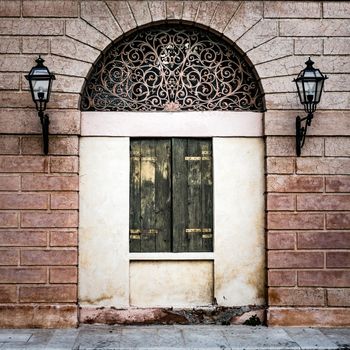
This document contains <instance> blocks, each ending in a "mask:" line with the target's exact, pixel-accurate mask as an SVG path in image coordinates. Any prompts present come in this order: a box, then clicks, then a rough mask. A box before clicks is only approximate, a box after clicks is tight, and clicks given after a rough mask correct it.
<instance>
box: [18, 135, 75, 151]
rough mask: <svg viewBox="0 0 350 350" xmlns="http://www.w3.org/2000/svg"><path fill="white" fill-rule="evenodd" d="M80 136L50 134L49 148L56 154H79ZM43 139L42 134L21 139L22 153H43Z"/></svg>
mask: <svg viewBox="0 0 350 350" xmlns="http://www.w3.org/2000/svg"><path fill="white" fill-rule="evenodd" d="M78 147H79V144H78V138H77V137H76V136H71V137H66V136H50V138H49V150H50V154H54V155H77V154H78ZM42 149H43V141H42V137H40V136H28V137H23V138H22V140H21V151H22V154H42V152H43V150H42Z"/></svg>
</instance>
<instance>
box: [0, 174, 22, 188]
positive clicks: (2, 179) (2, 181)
mask: <svg viewBox="0 0 350 350" xmlns="http://www.w3.org/2000/svg"><path fill="white" fill-rule="evenodd" d="M20 184H21V178H20V176H18V175H10V176H7V175H5V176H4V175H1V176H0V191H18V190H19V189H20Z"/></svg>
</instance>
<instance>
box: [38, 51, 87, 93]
mask: <svg viewBox="0 0 350 350" xmlns="http://www.w3.org/2000/svg"><path fill="white" fill-rule="evenodd" d="M45 60H46V62H45V64H46V65H47V66H48V67H50V70H51V71H52V72H55V73H57V74H63V75H73V76H76V77H86V76H87V74H88V72H89V71H90V68H91V63H85V62H81V61H76V60H73V59H70V58H66V57H58V56H47V57H45ZM55 83H56V81H54V82H53V84H52V86H55ZM52 95H53V94H52Z"/></svg>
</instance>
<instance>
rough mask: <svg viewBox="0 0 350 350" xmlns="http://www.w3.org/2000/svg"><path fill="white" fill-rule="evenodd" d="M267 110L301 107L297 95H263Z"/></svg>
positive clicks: (294, 93)
mask: <svg viewBox="0 0 350 350" xmlns="http://www.w3.org/2000/svg"><path fill="white" fill-rule="evenodd" d="M265 102H266V108H267V109H275V110H276V109H281V110H283V109H298V108H300V107H301V105H300V101H299V97H298V94H297V93H296V92H293V93H285V92H282V93H279V94H276V93H272V94H266V95H265Z"/></svg>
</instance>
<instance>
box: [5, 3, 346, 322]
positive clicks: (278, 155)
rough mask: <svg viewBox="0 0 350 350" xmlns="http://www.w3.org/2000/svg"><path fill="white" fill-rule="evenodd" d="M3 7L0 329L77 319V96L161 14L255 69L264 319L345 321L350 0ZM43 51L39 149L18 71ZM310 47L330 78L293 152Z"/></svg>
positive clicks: (36, 124)
mask: <svg viewBox="0 0 350 350" xmlns="http://www.w3.org/2000/svg"><path fill="white" fill-rule="evenodd" d="M0 17H1V18H0V35H1V38H0V134H1V135H2V136H0V153H1V155H0V172H1V175H0V191H1V192H0V227H1V228H0V246H1V248H0V249H1V254H0V265H1V267H0V282H1V285H0V326H2V327H10V326H19V327H20V326H46V327H50V326H51V327H53V326H69V325H74V324H75V323H76V322H77V290H76V289H77V267H76V266H77V227H78V217H77V209H78V197H77V191H78V155H79V152H78V149H79V147H78V135H79V133H80V124H79V122H80V112H79V98H80V96H79V93H80V91H81V89H82V85H83V83H84V78H85V77H86V76H87V74H88V72H89V70H90V68H91V65H92V63H93V62H94V61H95V60H96V59H97V57H98V56H99V54H100V53H101V51H102V50H103V49H104V48H106V47H107V46H108V45H109V44H110V43H111V41H112V40H115V39H116V38H118V37H119V36H120V35H122V33H123V32H127V31H129V30H131V29H134V28H136V27H137V26H141V25H144V24H148V23H151V22H154V21H161V20H185V21H190V22H196V23H198V24H200V25H204V26H207V27H210V28H212V29H213V30H215V31H217V32H219V33H223V34H224V35H225V36H226V37H227V38H229V39H231V40H232V41H233V42H236V43H237V45H238V46H239V47H240V48H241V49H242V50H243V51H244V52H246V53H247V55H248V57H249V58H250V60H251V61H252V63H253V64H254V66H255V68H256V70H257V72H258V74H259V75H260V77H261V79H262V85H263V88H264V91H265V93H266V106H267V113H266V114H265V134H266V171H267V176H266V183H267V185H266V186H267V236H268V237H267V248H268V254H267V256H268V258H267V266H268V287H269V289H268V291H269V292H268V295H269V296H268V303H269V324H270V325H325V326H332V325H349V319H350V311H349V310H350V309H349V308H348V306H349V300H350V295H349V294H350V293H349V291H350V261H349V260H350V253H349V248H350V237H349V235H350V230H349V229H350V211H349V207H350V204H349V202H350V201H349V188H350V177H349V174H350V159H349V149H350V148H349V145H350V142H349V134H350V98H349V91H350V60H349V54H350V3H349V2H346V1H343V2H340V1H324V2H321V1H298V2H296V1H266V2H263V1H200V2H199V1H148V2H147V1H128V2H126V1H74V0H71V1H68V0H67V1H62V0H57V1H45V0H13V1H12V0H7V1H4V0H2V1H1V0H0ZM39 53H41V54H42V55H43V57H44V58H45V60H46V64H47V65H48V67H49V68H50V70H52V71H53V72H54V73H55V74H56V78H57V80H56V81H55V82H54V85H53V94H52V100H51V101H50V103H49V108H50V109H49V111H48V112H49V115H50V120H51V124H50V132H51V134H53V135H52V136H50V155H49V156H47V157H45V156H43V155H42V152H41V136H40V132H41V127H40V123H39V119H38V117H37V115H36V112H35V110H34V109H33V103H32V101H31V96H30V93H29V91H28V85H27V82H26V80H25V79H24V74H27V73H28V71H29V70H30V68H31V67H32V66H33V65H34V63H35V62H34V60H35V59H36V58H37V54H39ZM308 55H311V56H312V58H313V59H314V61H315V62H316V66H317V67H318V68H320V69H321V70H322V71H323V72H324V73H326V74H328V75H329V77H330V79H329V80H327V81H326V83H325V89H326V91H325V93H324V95H323V98H322V101H321V104H320V106H319V110H318V111H317V112H316V114H315V119H314V121H313V124H312V126H311V128H310V130H309V135H310V137H308V138H307V140H306V144H305V147H304V148H303V150H302V157H300V158H296V157H295V151H294V136H293V135H294V123H295V116H296V115H297V114H300V115H303V113H304V112H302V111H300V104H299V102H298V99H297V94H296V91H295V86H294V83H292V82H291V80H292V79H293V78H294V77H295V76H296V74H297V73H298V72H299V71H300V70H301V69H303V68H304V61H305V60H306V59H307V56H308ZM347 193H348V194H347Z"/></svg>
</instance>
